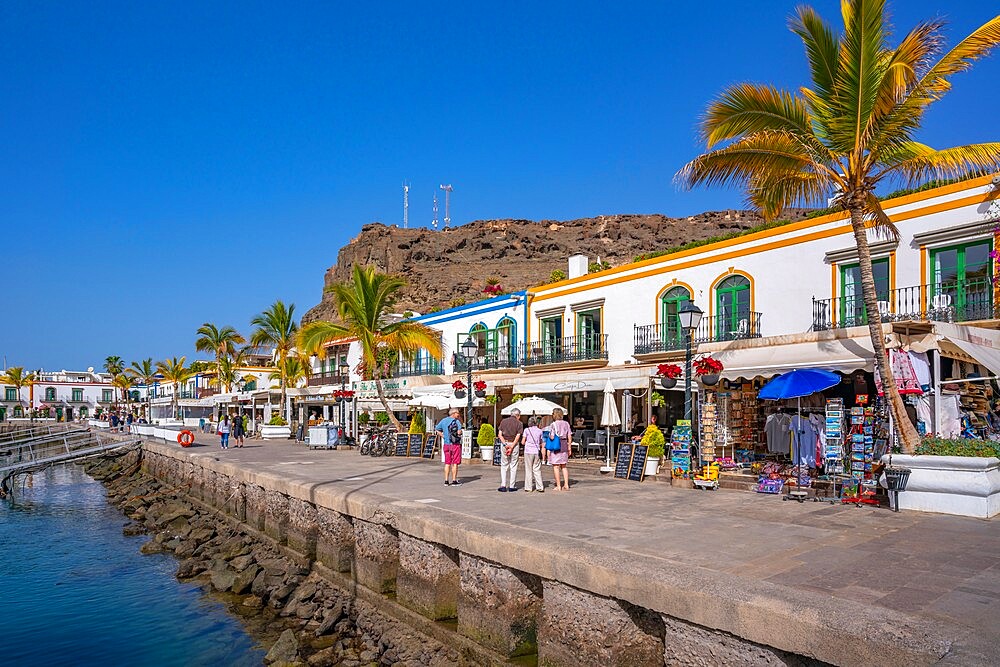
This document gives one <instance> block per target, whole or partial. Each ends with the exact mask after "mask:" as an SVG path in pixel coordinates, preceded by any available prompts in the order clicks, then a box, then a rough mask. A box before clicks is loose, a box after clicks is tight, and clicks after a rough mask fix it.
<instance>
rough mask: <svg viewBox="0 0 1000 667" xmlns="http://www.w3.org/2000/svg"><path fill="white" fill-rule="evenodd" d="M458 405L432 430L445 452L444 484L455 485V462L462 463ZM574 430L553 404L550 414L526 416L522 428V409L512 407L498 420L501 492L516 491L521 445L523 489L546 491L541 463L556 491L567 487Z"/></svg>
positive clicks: (456, 465)
mask: <svg viewBox="0 0 1000 667" xmlns="http://www.w3.org/2000/svg"><path fill="white" fill-rule="evenodd" d="M460 414H461V413H460V412H459V410H458V408H452V410H451V411H450V412H449V413H448V416H447V417H445V418H444V419H442V420H441V421H440V422H438V424H437V426H435V427H434V430H435V431H437V432H438V433H439V436H440V439H441V443H442V450H443V452H444V485H445V486H457V485H459V484H461V483H462V482H461V480H459V479H458V466H459V465H460V464H461V463H462V422H461V421H460V419H459V415H460ZM572 444H573V431H572V429H571V428H570V426H569V422H567V421H566V420H565V419H564V413H563V410H562V409H561V408H554V409H553V410H552V415H551V417H549V416H545V417H542V418H539V417H535V416H532V417H529V418H528V426H527V428H525V426H524V423H523V422H522V421H521V411H520V410H518V409H517V408H514V409H513V410H511V413H510V416H509V417H506V418H505V419H503V420H502V421H501V422H500V425H499V428H498V431H497V441H496V444H495V445H494V446H496V447H500V488H498V489H497V491H499V492H500V493H510V492H514V491H517V468H518V464H519V459H520V452H521V446H522V445H523V446H524V490H525V492H527V493H534V492H535V491H538V493H544V492H545V483H544V482H543V481H542V465H543V464H547V465H551V466H552V471H553V475H554V481H555V485H554V486H553V489H554V490H556V491H569V471H568V470H567V469H566V465H567V463H569V452H570V446H571V445H572Z"/></svg>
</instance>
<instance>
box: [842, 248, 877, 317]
mask: <svg viewBox="0 0 1000 667" xmlns="http://www.w3.org/2000/svg"><path fill="white" fill-rule="evenodd" d="M872 274H873V275H874V278H875V297H876V299H877V300H878V301H881V302H884V303H886V304H888V303H889V258H887V257H886V258H883V259H875V260H872ZM839 310H840V312H839V313H838V317H839V318H840V325H841V326H845V327H857V326H862V325H865V324H867V323H868V318H867V317H865V312H866V311H865V296H864V292H863V291H862V288H861V265H860V264H847V265H845V266H842V267H841V268H840V309H839ZM888 310H889V308H886V311H887V312H888ZM886 314H887V313H883V316H885V315H886Z"/></svg>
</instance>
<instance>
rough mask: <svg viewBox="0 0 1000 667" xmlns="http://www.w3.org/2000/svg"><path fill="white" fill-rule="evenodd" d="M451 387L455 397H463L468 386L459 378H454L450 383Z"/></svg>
mask: <svg viewBox="0 0 1000 667" xmlns="http://www.w3.org/2000/svg"><path fill="white" fill-rule="evenodd" d="M451 388H452V389H454V390H455V398H465V390H466V389H468V387H466V386H465V383H464V382H462V381H461V380H455V381H454V382H452V383H451Z"/></svg>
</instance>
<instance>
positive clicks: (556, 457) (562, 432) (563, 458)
mask: <svg viewBox="0 0 1000 667" xmlns="http://www.w3.org/2000/svg"><path fill="white" fill-rule="evenodd" d="M549 430H550V431H551V432H552V433H555V434H556V435H557V436H559V438H560V439H561V440H562V442H561V446H560V447H559V451H558V452H548V454H549V464H550V465H551V466H552V470H553V471H554V474H555V479H556V486H555V490H556V491H569V471H568V470H567V469H566V464H567V463H569V450H570V445H572V444H573V431H572V429H570V427H569V422H568V421H565V420H564V419H563V411H562V408H554V409H553V410H552V424H551V425H550V426H549ZM560 475H561V477H562V481H561V482H560Z"/></svg>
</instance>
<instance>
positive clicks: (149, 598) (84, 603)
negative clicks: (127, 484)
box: [0, 466, 264, 667]
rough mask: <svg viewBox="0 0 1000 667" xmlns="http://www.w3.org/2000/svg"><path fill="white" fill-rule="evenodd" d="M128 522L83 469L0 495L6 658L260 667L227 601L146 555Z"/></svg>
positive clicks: (0, 656)
mask: <svg viewBox="0 0 1000 667" xmlns="http://www.w3.org/2000/svg"><path fill="white" fill-rule="evenodd" d="M124 522H125V518H124V517H123V516H122V515H121V513H120V512H119V511H118V510H117V509H115V508H114V507H112V506H110V505H109V504H108V503H107V501H106V499H105V495H104V487H103V486H101V485H100V484H99V483H98V482H95V481H94V480H92V479H90V478H89V477H87V475H86V474H84V472H83V470H82V469H81V468H79V467H77V466H62V467H57V468H53V469H50V470H48V471H46V472H44V473H42V474H38V475H35V476H34V479H33V480H32V485H31V486H30V487H27V486H24V487H22V486H21V485H20V484H19V485H18V490H17V492H16V493H15V496H14V500H13V501H11V500H10V499H7V500H4V501H0V600H2V601H3V604H2V605H0V633H2V636H3V640H2V641H0V664H7V665H33V666H38V665H76V666H82V665H158V666H164V667H165V666H168V665H177V666H181V665H184V666H188V665H227V667H228V666H230V665H260V664H261V662H262V660H263V656H264V651H263V650H262V649H261V648H260V647H259V646H257V645H256V644H255V643H254V641H253V639H252V638H251V637H250V636H249V635H248V634H247V633H246V631H245V629H244V628H243V626H242V625H241V624H240V622H239V621H238V620H237V619H236V618H234V617H232V616H230V615H228V614H227V613H226V609H225V606H224V605H223V604H222V603H221V602H219V601H217V600H214V599H212V598H210V597H208V596H206V595H204V594H203V593H202V591H201V589H200V588H199V587H198V586H197V585H195V584H190V583H182V582H179V581H177V580H176V579H175V578H174V571H175V570H176V568H177V562H176V560H174V558H172V557H171V556H168V555H165V554H156V555H149V556H144V555H141V554H140V553H139V547H140V546H141V544H142V541H143V540H145V539H146V538H145V537H124V536H123V535H122V530H121V529H122V524H123V523H124Z"/></svg>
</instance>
